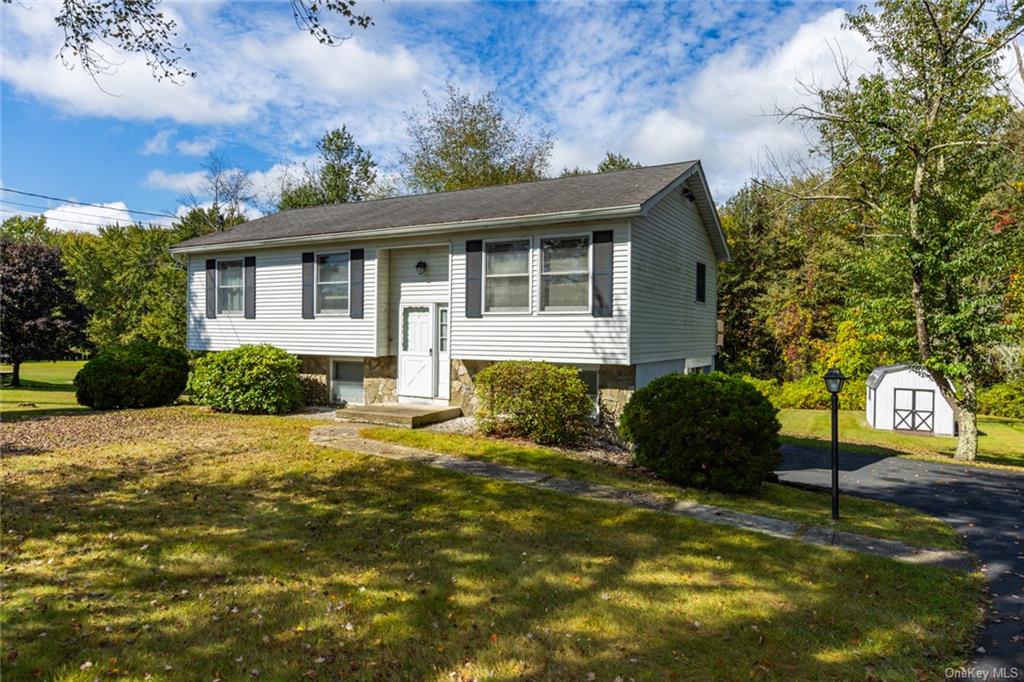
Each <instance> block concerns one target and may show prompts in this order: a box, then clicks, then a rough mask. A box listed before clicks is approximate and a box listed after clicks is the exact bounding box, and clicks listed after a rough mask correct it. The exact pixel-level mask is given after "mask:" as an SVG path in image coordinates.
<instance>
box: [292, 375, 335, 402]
mask: <svg viewBox="0 0 1024 682" xmlns="http://www.w3.org/2000/svg"><path fill="white" fill-rule="evenodd" d="M299 383H301V384H302V403H303V404H304V405H319V406H323V405H330V404H331V392H330V390H329V389H328V388H327V381H326V375H324V374H300V375H299Z"/></svg>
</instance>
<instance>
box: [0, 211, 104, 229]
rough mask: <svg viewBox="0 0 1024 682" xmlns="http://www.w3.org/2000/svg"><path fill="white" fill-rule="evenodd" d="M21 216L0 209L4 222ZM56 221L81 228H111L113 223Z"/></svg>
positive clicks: (80, 220)
mask: <svg viewBox="0 0 1024 682" xmlns="http://www.w3.org/2000/svg"><path fill="white" fill-rule="evenodd" d="M23 215H24V214H22V213H19V212H18V211H15V210H14V209H10V208H0V216H2V217H3V219H4V220H6V219H7V218H14V217H16V216H23ZM57 220H60V221H61V222H67V223H71V224H73V225H77V226H81V227H110V226H112V225H113V224H114V223H112V222H110V221H107V222H104V223H101V222H95V221H92V220H82V219H80V218H79V219H73V220H66V219H62V218H58V219H57Z"/></svg>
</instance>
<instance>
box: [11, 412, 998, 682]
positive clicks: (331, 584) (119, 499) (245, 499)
mask: <svg viewBox="0 0 1024 682" xmlns="http://www.w3.org/2000/svg"><path fill="white" fill-rule="evenodd" d="M309 428H310V422H309V421H307V420H303V419H294V418H268V417H267V418H265V417H238V416H226V415H216V414H209V413H203V412H201V411H199V410H197V409H195V408H191V407H174V408H160V409H155V410H140V411H134V412H131V413H128V412H109V413H101V414H86V415H75V416H63V417H50V418H46V419H41V420H25V421H20V422H13V423H4V424H0V436H3V438H4V439H5V440H7V441H9V442H13V443H16V444H18V449H17V450H6V453H7V454H6V456H5V457H4V458H3V459H2V460H0V464H2V472H0V473H2V477H3V489H4V505H3V508H2V514H3V527H4V543H3V546H2V556H0V559H2V562H3V566H2V569H3V576H4V599H3V602H2V606H0V609H2V610H0V625H2V628H3V633H4V652H3V653H4V661H3V665H4V673H5V677H8V678H10V679H12V680H14V679H36V678H38V679H48V680H61V681H70V680H92V679H96V678H102V679H133V680H142V679H154V680H165V679H166V680H170V679H207V680H209V679H214V678H220V679H243V678H245V679H252V677H251V676H252V675H253V674H254V671H255V674H256V675H258V676H259V679H269V680H285V679H287V680H294V679H302V678H304V677H305V678H311V677H317V678H318V679H341V678H344V679H347V680H348V679H352V680H370V679H389V680H390V679H409V680H435V681H438V682H441V681H442V680H451V679H470V678H489V679H498V680H512V679H554V680H585V679H588V678H589V676H590V675H591V674H593V675H594V677H595V678H596V679H598V680H612V679H614V678H616V677H617V676H620V677H622V678H623V679H629V678H634V679H638V680H639V679H658V680H671V679H718V680H747V679H750V678H751V677H755V678H777V679H863V678H865V677H869V678H878V679H908V678H914V679H917V678H919V677H920V676H921V675H930V676H931V677H933V678H940V677H941V675H942V670H943V669H945V668H946V667H948V666H956V665H960V664H962V663H963V662H964V660H965V657H966V656H967V655H968V654H969V652H970V648H971V639H972V634H973V630H974V628H975V627H976V626H977V624H978V622H979V619H980V613H981V609H980V603H981V599H982V594H983V592H982V589H981V578H980V576H979V575H977V574H973V575H963V574H956V573H952V572H949V571H945V570H943V569H939V568H931V567H924V566H914V565H909V564H902V563H898V562H894V561H889V560H886V559H881V558H877V557H867V556H862V555H856V554H852V553H848V552H843V551H840V550H837V549H832V548H821V547H813V546H807V545H802V544H799V543H795V542H789V541H785V540H780V539H776V538H770V537H766V536H760V535H755V534H750V533H744V532H740V531H737V530H735V529H730V528H725V527H719V526H713V525H708V524H703V523H699V522H697V521H693V520H690V519H683V518H676V517H671V516H668V515H662V514H657V513H653V512H648V511H642V510H634V509H627V508H622V507H619V506H617V505H612V504H606V503H601V502H596V501H586V500H577V499H574V498H571V497H568V496H564V495H560V494H558V493H554V492H550V491H541V490H532V489H529V488H524V487H521V486H516V485H512V484H507V483H502V482H496V481H488V480H483V479H478V478H474V477H471V476H465V475H461V474H457V473H454V472H446V471H437V470H433V469H430V468H427V467H423V466H417V465H413V464H406V463H401V462H392V461H386V460H380V459H376V458H371V457H364V456H360V455H356V454H353V453H349V452H345V451H342V450H335V449H329V448H318V447H316V446H313V445H311V444H310V443H309V442H308V439H307V434H308V431H309ZM147 676H151V677H147Z"/></svg>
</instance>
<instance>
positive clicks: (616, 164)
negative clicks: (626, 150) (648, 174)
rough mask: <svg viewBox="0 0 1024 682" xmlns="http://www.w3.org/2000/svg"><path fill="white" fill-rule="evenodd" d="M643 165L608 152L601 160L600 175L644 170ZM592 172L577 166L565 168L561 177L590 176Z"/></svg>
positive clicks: (598, 167)
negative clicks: (633, 169) (638, 169)
mask: <svg viewBox="0 0 1024 682" xmlns="http://www.w3.org/2000/svg"><path fill="white" fill-rule="evenodd" d="M642 167H643V166H642V164H639V163H637V162H636V161H633V160H632V159H630V158H629V157H628V156H626V155H625V154H615V153H614V152H607V153H606V154H605V157H604V158H603V159H602V160H601V163H599V164H597V172H598V173H607V172H608V171H616V170H629V169H630V168H642ZM590 173H591V171H589V170H587V169H585V168H580V167H579V166H575V167H573V168H563V169H562V173H561V177H563V178H565V177H570V176H574V175H590Z"/></svg>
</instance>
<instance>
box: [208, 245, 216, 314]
mask: <svg viewBox="0 0 1024 682" xmlns="http://www.w3.org/2000/svg"><path fill="white" fill-rule="evenodd" d="M216 317H217V260H216V259H215V258H207V259H206V318H207V319H209V320H213V319H215V318H216Z"/></svg>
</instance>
